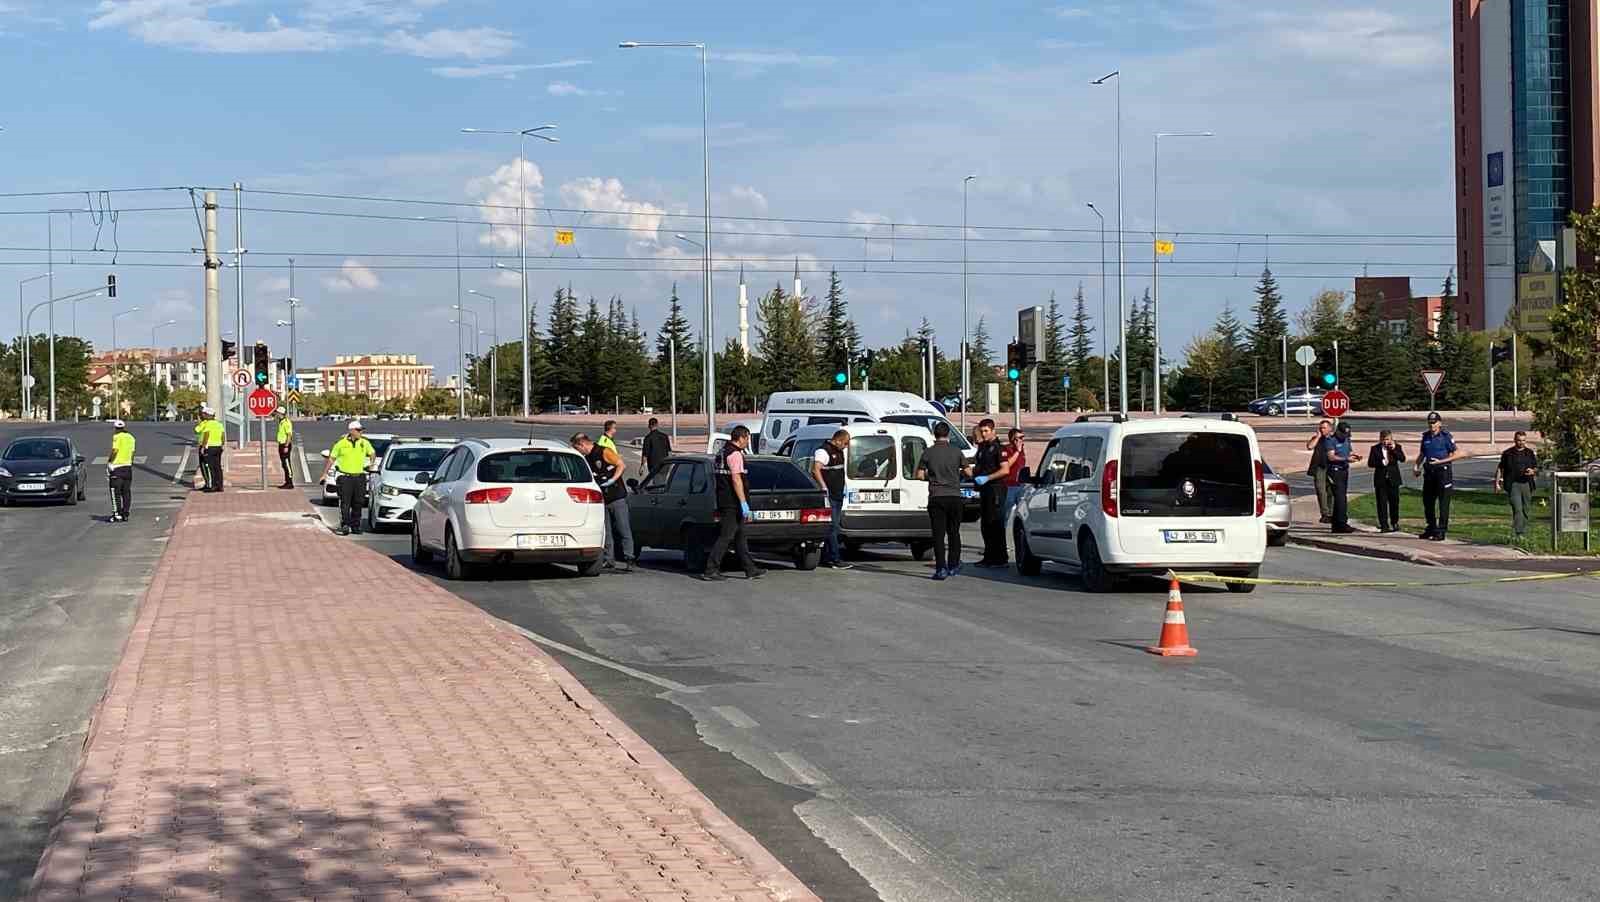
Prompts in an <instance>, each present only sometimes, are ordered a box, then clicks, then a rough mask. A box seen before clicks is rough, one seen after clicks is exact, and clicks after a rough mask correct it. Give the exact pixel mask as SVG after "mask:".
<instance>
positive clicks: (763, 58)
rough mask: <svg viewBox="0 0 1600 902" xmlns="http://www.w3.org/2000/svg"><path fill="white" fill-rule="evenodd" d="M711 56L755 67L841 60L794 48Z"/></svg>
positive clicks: (813, 64)
mask: <svg viewBox="0 0 1600 902" xmlns="http://www.w3.org/2000/svg"><path fill="white" fill-rule="evenodd" d="M710 56H711V59H714V60H718V61H720V62H724V63H734V64H737V65H740V66H744V67H747V68H753V69H767V68H772V67H774V66H791V67H796V66H807V67H826V66H832V65H834V64H835V63H837V62H839V58H838V57H834V56H824V55H820V54H805V53H795V52H794V51H792V50H735V51H731V52H726V53H712V54H711V55H710Z"/></svg>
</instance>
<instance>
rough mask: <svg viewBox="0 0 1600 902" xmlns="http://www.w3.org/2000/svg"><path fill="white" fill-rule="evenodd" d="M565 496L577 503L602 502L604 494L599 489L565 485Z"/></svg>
mask: <svg viewBox="0 0 1600 902" xmlns="http://www.w3.org/2000/svg"><path fill="white" fill-rule="evenodd" d="M567 497H568V498H571V499H572V500H573V501H576V502H578V503H579V504H604V503H605V500H606V499H605V496H604V495H602V494H600V490H599V489H584V488H578V487H576V486H568V487H567Z"/></svg>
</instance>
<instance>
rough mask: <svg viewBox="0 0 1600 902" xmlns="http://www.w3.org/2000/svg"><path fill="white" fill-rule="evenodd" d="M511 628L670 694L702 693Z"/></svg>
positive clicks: (565, 652)
mask: <svg viewBox="0 0 1600 902" xmlns="http://www.w3.org/2000/svg"><path fill="white" fill-rule="evenodd" d="M511 628H512V629H514V630H516V631H517V632H519V633H521V634H522V635H524V636H526V637H527V638H528V639H530V640H532V641H534V642H537V643H539V644H540V645H543V646H544V647H546V648H553V649H555V650H556V651H559V652H562V653H564V654H569V655H571V656H573V657H574V658H577V659H579V660H582V661H588V662H589V663H590V664H598V665H600V666H601V667H604V668H607V669H609V670H615V671H616V672H617V673H621V674H626V675H627V676H631V677H633V678H634V679H636V680H643V681H645V682H646V683H649V684H651V685H653V686H660V687H661V688H663V689H666V690H668V691H670V692H691V693H697V692H699V691H700V690H699V689H698V688H696V687H694V686H685V685H684V684H682V683H680V682H678V681H677V680H669V679H667V678H666V677H658V676H656V675H655V674H653V673H645V672H644V671H642V670H635V669H634V668H632V667H629V666H628V665H626V664H618V663H617V662H616V661H612V660H610V659H608V658H602V657H600V656H599V655H592V654H589V653H588V652H586V651H583V650H582V649H578V648H573V647H572V646H570V645H567V644H566V643H564V642H557V641H556V640H554V639H551V638H550V637H548V636H541V635H539V634H538V633H536V632H534V631H533V630H528V629H523V628H522V627H520V626H517V625H515V624H512V626H511Z"/></svg>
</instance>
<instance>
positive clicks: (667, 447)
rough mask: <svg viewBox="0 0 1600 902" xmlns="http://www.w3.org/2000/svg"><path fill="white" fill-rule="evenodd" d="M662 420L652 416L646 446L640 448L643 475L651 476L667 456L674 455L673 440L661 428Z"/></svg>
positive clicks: (645, 439)
mask: <svg viewBox="0 0 1600 902" xmlns="http://www.w3.org/2000/svg"><path fill="white" fill-rule="evenodd" d="M660 426H661V421H660V420H658V419H656V418H655V417H651V418H650V431H649V432H647V433H645V437H644V446H643V447H642V448H641V449H640V456H639V468H640V470H641V472H640V473H639V475H640V476H641V477H644V476H649V475H650V474H651V473H654V472H655V471H656V467H659V466H661V464H662V463H664V462H665V461H666V459H667V458H669V457H671V456H672V440H671V439H669V438H667V434H666V433H665V432H662V431H661V429H660Z"/></svg>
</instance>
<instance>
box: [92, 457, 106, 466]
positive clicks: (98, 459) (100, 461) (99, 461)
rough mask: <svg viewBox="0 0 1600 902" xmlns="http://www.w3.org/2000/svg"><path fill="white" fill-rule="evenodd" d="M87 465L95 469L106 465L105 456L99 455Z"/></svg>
mask: <svg viewBox="0 0 1600 902" xmlns="http://www.w3.org/2000/svg"><path fill="white" fill-rule="evenodd" d="M89 463H90V464H92V465H94V466H96V467H103V466H105V465H106V457H105V455H101V456H99V457H96V458H95V459H94V460H91V461H89Z"/></svg>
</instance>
